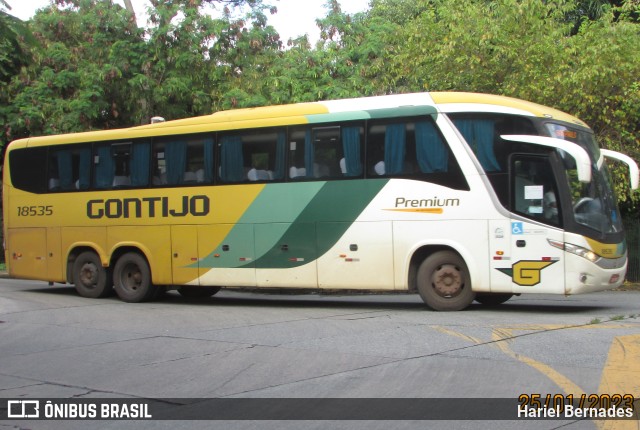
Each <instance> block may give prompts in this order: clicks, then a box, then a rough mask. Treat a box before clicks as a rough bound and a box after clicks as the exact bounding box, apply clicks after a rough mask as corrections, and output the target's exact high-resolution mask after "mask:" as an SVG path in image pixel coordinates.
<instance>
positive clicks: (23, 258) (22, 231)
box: [7, 228, 48, 281]
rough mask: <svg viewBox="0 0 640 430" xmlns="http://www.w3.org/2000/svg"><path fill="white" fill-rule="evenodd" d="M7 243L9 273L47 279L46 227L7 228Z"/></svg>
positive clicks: (22, 276)
mask: <svg viewBox="0 0 640 430" xmlns="http://www.w3.org/2000/svg"><path fill="white" fill-rule="evenodd" d="M7 244H8V250H9V255H8V256H9V260H7V266H8V269H9V275H11V276H13V277H16V278H28V279H41V280H44V281H46V280H48V273H47V229H45V228H19V229H9V230H8V237H7Z"/></svg>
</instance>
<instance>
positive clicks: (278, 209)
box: [192, 182, 325, 268]
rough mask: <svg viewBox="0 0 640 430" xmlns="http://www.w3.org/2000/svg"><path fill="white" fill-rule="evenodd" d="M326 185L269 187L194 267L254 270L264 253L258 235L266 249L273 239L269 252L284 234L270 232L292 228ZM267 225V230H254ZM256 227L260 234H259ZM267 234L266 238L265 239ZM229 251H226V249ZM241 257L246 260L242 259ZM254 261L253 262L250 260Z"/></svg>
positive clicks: (301, 183)
mask: <svg viewBox="0 0 640 430" xmlns="http://www.w3.org/2000/svg"><path fill="white" fill-rule="evenodd" d="M324 184H325V183H324V182H299V183H292V182H290V183H288V184H269V185H267V186H265V188H264V189H263V190H262V192H261V193H260V194H259V195H258V196H257V197H256V198H255V200H254V201H253V202H251V204H250V205H249V206H248V207H247V209H246V211H245V212H244V214H243V215H242V216H241V217H240V219H239V220H238V222H237V223H236V225H235V226H234V227H233V228H232V229H231V231H230V232H229V234H228V235H227V236H226V237H225V238H224V239H223V240H222V242H221V243H219V244H212V245H215V246H216V248H215V249H213V250H212V251H211V252H210V253H209V255H207V256H206V257H205V258H203V259H202V260H200V261H199V263H198V264H194V265H193V266H192V267H197V266H199V267H200V268H234V267H250V266H252V264H253V261H254V259H255V257H254V256H255V255H257V256H260V255H262V254H263V253H265V252H267V250H265V251H264V252H262V253H260V252H257V251H256V249H255V247H254V246H253V243H254V240H255V237H256V236H259V237H261V239H260V243H261V244H262V245H263V246H266V242H265V241H268V240H271V241H272V243H270V244H269V246H268V249H271V248H272V247H273V246H275V243H276V242H277V240H278V239H279V237H280V236H282V235H283V234H284V231H283V232H282V233H281V234H280V235H279V236H278V235H274V234H273V233H271V231H269V226H273V227H271V229H272V230H277V229H278V227H277V226H278V225H285V226H288V225H290V224H291V223H293V222H294V221H295V219H296V218H297V217H298V216H299V215H300V213H301V212H302V211H303V210H304V208H305V207H306V206H307V205H308V204H309V202H311V201H312V199H313V198H314V197H315V195H316V194H317V193H318V192H319V191H320V190H321V189H322V187H323V185H324ZM254 226H266V227H259V228H258V227H254ZM254 228H257V229H258V230H259V231H258V232H255V231H254ZM263 235H265V237H264V238H263V237H262V236H263ZM225 246H226V247H228V249H223V247H225ZM240 257H242V258H244V259H245V260H240ZM246 258H250V260H246Z"/></svg>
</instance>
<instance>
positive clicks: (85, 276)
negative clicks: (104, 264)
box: [80, 263, 98, 287]
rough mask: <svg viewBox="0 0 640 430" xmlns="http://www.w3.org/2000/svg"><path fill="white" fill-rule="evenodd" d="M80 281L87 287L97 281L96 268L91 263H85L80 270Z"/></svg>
mask: <svg viewBox="0 0 640 430" xmlns="http://www.w3.org/2000/svg"><path fill="white" fill-rule="evenodd" d="M80 282H82V284H83V285H85V286H87V287H91V286H93V285H95V284H96V283H97V282H98V269H97V268H96V266H94V265H93V264H90V263H87V264H85V265H83V266H82V269H81V270H80Z"/></svg>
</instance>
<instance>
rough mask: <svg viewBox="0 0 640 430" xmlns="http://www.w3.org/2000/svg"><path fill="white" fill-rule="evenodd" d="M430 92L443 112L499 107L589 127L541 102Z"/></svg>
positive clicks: (478, 94)
mask: <svg viewBox="0 0 640 430" xmlns="http://www.w3.org/2000/svg"><path fill="white" fill-rule="evenodd" d="M430 94H431V97H432V98H433V100H434V102H435V103H436V104H437V105H438V108H439V109H440V110H441V111H443V112H454V111H455V112H482V111H485V112H496V107H498V108H503V109H509V110H512V109H513V110H516V111H520V113H521V114H525V115H526V114H528V115H533V116H537V117H541V118H549V119H555V120H559V121H565V122H570V123H573V124H576V125H579V126H581V127H588V125H587V124H585V123H584V122H582V121H581V120H580V119H578V118H576V117H575V116H572V115H569V114H567V113H565V112H562V111H560V110H557V109H553V108H550V107H547V106H544V105H541V104H537V103H532V102H528V101H525V100H520V99H516V98H513V97H506V96H497V95H493V94H481V93H464V92H433V93H430Z"/></svg>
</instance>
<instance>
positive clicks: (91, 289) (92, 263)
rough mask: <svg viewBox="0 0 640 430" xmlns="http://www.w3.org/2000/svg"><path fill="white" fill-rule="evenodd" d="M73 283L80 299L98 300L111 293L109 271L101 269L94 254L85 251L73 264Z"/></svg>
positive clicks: (111, 286)
mask: <svg viewBox="0 0 640 430" xmlns="http://www.w3.org/2000/svg"><path fill="white" fill-rule="evenodd" d="M73 283H74V285H75V287H76V291H77V292H78V294H80V295H81V296H82V297H89V298H92V299H98V298H102V297H107V296H108V295H110V294H111V293H112V291H113V282H112V278H111V271H110V270H109V269H108V268H105V267H102V262H101V261H100V257H98V255H97V254H96V253H95V252H92V251H85V252H83V253H81V254H80V255H78V257H77V258H76V260H75V261H74V262H73Z"/></svg>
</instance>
